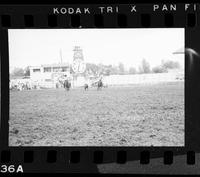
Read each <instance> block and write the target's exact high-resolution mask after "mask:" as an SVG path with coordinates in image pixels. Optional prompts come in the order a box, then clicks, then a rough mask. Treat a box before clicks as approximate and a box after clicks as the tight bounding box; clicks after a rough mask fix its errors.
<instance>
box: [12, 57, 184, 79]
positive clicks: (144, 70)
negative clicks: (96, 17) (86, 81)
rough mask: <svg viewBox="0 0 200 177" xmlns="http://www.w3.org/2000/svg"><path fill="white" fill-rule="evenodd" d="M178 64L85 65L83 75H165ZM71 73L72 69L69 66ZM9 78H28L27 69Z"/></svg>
mask: <svg viewBox="0 0 200 177" xmlns="http://www.w3.org/2000/svg"><path fill="white" fill-rule="evenodd" d="M178 68H180V64H179V63H178V62H175V61H172V60H167V61H164V60H162V61H161V64H160V65H158V66H155V67H153V68H151V66H150V63H149V62H148V61H147V60H145V59H143V60H142V62H141V64H140V66H139V67H138V69H136V68H135V67H133V66H131V67H129V69H125V67H124V64H123V63H121V62H120V63H119V64H118V65H117V66H113V65H103V64H94V63H86V71H85V72H84V75H99V74H103V75H107V76H108V75H115V74H117V75H124V74H148V73H167V72H168V71H169V70H170V69H178ZM70 70H71V72H73V70H72V67H71V66H70ZM10 75H11V76H15V77H17V76H19V77H20V76H30V70H29V67H26V68H14V70H13V71H12V73H11V74H10Z"/></svg>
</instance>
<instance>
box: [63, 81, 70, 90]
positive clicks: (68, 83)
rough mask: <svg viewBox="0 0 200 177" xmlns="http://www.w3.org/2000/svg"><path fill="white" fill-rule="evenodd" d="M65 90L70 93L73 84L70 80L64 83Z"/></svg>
mask: <svg viewBox="0 0 200 177" xmlns="http://www.w3.org/2000/svg"><path fill="white" fill-rule="evenodd" d="M64 88H65V89H66V90H67V91H69V89H70V88H71V83H70V82H69V81H68V80H65V81H64Z"/></svg>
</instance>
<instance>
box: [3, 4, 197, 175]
mask: <svg viewBox="0 0 200 177" xmlns="http://www.w3.org/2000/svg"><path fill="white" fill-rule="evenodd" d="M149 5H151V4H141V6H142V7H144V8H143V9H142V10H141V11H140V12H139V13H137V14H134V15H133V14H130V13H126V10H124V13H119V14H98V13H95V14H94V15H91V14H90V15H87V14H82V15H77V14H76V15H55V14H52V8H53V7H55V6H54V5H49V6H48V5H47V6H34V7H33V6H0V16H1V18H0V24H1V26H0V51H1V118H2V119H1V130H0V131H1V133H0V149H1V163H2V164H3V163H4V164H22V165H23V166H24V169H25V172H47V171H48V172H50V171H54V170H55V168H57V169H56V170H55V171H56V172H63V173H71V172H72V173H73V172H77V170H79V172H85V173H89V172H94V173H96V172H98V169H97V164H107V163H115V162H117V163H118V164H124V163H126V162H128V161H138V160H139V161H140V163H141V164H144V167H143V168H144V169H145V164H149V163H151V160H152V159H154V158H159V157H161V158H163V163H164V164H166V165H169V164H173V157H175V156H177V155H184V156H185V157H187V158H185V161H183V162H182V163H188V164H193V165H194V164H195V153H196V154H197V153H199V151H200V146H199V145H200V141H199V139H198V136H197V135H198V134H199V129H198V125H199V124H200V119H198V117H199V114H200V113H199V112H198V103H199V100H198V99H195V98H198V97H199V93H198V87H197V84H196V83H197V82H199V81H200V79H199V78H198V74H200V72H199V71H198V69H199V67H200V63H199V61H196V60H195V63H193V65H194V66H195V69H194V70H192V71H191V70H190V69H189V68H188V67H186V70H185V77H186V81H185V115H186V118H185V142H186V144H185V147H20V148H19V147H8V116H9V114H8V113H9V107H8V105H9V88H8V85H9V84H8V80H9V79H8V78H9V76H8V57H9V54H8V33H7V29H18V28H20V29H25V28H28V29H35V28H44V29H52V28H53V29H56V28H58V29H60V28H74V29H76V28H166V27H167V28H169V27H170V28H174V27H176V28H180V27H184V28H185V47H187V48H192V49H194V50H196V51H200V47H199V45H198V44H199V43H198V41H199V40H198V37H197V36H198V34H199V23H198V21H199V11H200V10H199V11H197V12H193V11H189V12H183V11H181V10H177V11H176V12H157V13H153V12H152V11H151V10H150V8H149V7H148V6H149ZM66 6H70V5H66ZM71 6H73V7H76V6H77V5H71ZM80 6H85V5H80ZM101 6H102V5H101ZM105 6H107V5H105ZM118 6H120V8H122V9H123V8H124V9H126V5H125V4H124V5H118ZM180 6H181V4H180ZM90 7H91V8H94V7H98V5H90ZM144 9H145V10H144ZM185 63H186V66H189V65H191V63H190V60H189V59H188V56H187V55H185ZM191 105H192V106H191ZM41 164H42V165H41ZM49 164H51V165H52V166H53V167H54V168H52V169H50V168H49ZM179 170H181V171H184V170H183V169H179ZM181 171H180V172H181Z"/></svg>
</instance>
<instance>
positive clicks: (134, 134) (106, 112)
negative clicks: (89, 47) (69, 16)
mask: <svg viewBox="0 0 200 177" xmlns="http://www.w3.org/2000/svg"><path fill="white" fill-rule="evenodd" d="M60 56H61V57H60V58H61V62H60V63H58V64H48V65H47V64H43V65H41V66H30V67H29V69H30V76H26V77H23V78H10V90H11V91H10V121H9V145H10V146H88V145H89V146H183V145H184V72H183V70H180V69H175V70H172V71H168V72H167V73H148V74H123V75H120V74H113V73H112V74H109V75H108V74H104V73H102V72H99V71H97V72H96V73H94V72H90V69H91V66H92V67H93V65H90V69H88V68H89V66H88V68H86V67H87V64H86V63H85V61H84V58H83V52H82V49H81V48H80V47H78V46H76V47H75V48H74V54H73V60H72V62H71V63H64V62H62V54H61V55H60ZM92 69H93V68H92ZM95 70H96V69H95V68H94V70H93V71H95ZM28 75H29V74H28Z"/></svg>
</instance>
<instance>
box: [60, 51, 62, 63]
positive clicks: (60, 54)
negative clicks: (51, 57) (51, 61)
mask: <svg viewBox="0 0 200 177" xmlns="http://www.w3.org/2000/svg"><path fill="white" fill-rule="evenodd" d="M60 60H61V63H62V50H61V49H60Z"/></svg>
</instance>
